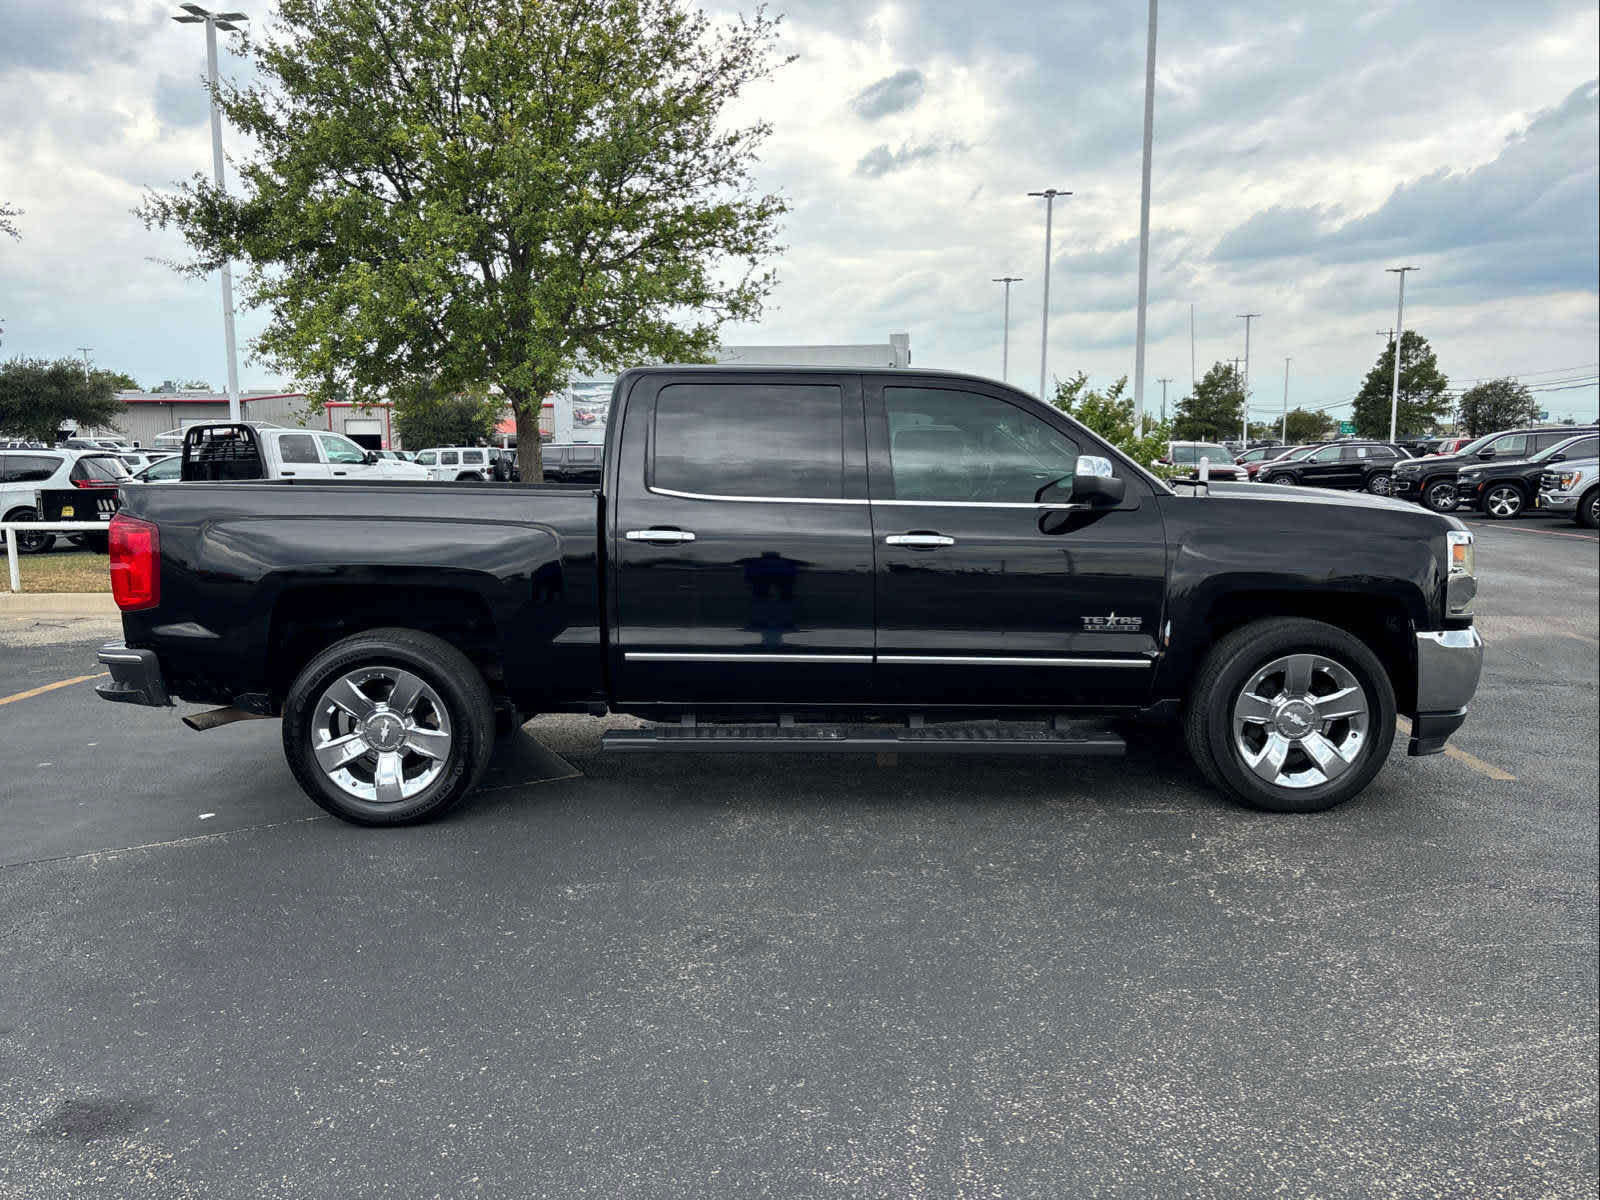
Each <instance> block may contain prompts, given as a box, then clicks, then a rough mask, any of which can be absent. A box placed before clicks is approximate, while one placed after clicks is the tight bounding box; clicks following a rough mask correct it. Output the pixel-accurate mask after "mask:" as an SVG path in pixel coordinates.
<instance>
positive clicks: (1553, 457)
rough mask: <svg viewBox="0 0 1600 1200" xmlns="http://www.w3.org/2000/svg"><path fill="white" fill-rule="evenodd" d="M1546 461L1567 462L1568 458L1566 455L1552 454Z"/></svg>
mask: <svg viewBox="0 0 1600 1200" xmlns="http://www.w3.org/2000/svg"><path fill="white" fill-rule="evenodd" d="M1545 461H1546V462H1566V461H1567V456H1566V455H1565V454H1552V455H1551V456H1550V457H1549V458H1548V459H1546V460H1545Z"/></svg>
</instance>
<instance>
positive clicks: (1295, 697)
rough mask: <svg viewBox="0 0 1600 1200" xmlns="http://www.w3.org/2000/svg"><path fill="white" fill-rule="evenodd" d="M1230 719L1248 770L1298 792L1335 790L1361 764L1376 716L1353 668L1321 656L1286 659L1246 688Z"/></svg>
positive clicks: (1265, 669)
mask: <svg viewBox="0 0 1600 1200" xmlns="http://www.w3.org/2000/svg"><path fill="white" fill-rule="evenodd" d="M1232 717H1233V743H1234V750H1235V751H1236V752H1237V753H1238V755H1239V758H1240V760H1241V761H1242V762H1243V763H1244V766H1245V769H1246V770H1248V771H1250V772H1251V773H1252V774H1253V775H1255V776H1256V778H1258V779H1260V780H1261V781H1262V782H1263V783H1267V784H1270V785H1272V786H1273V787H1280V788H1291V789H1296V790H1298V789H1303V788H1312V787H1318V786H1320V785H1322V784H1324V783H1331V782H1333V781H1334V780H1335V779H1338V778H1339V777H1340V776H1341V775H1343V774H1344V773H1345V772H1347V771H1348V770H1350V768H1351V767H1353V766H1354V765H1355V763H1356V761H1357V759H1359V758H1360V757H1361V754H1362V751H1363V749H1364V747H1365V746H1366V744H1367V740H1368V725H1369V723H1370V719H1371V713H1370V711H1369V709H1368V707H1367V695H1366V692H1365V691H1364V690H1363V689H1362V687H1361V684H1360V683H1359V682H1358V681H1357V679H1356V677H1355V675H1353V674H1352V673H1351V672H1350V670H1349V668H1348V667H1346V666H1344V665H1343V664H1342V663H1339V662H1336V661H1335V660H1333V659H1331V658H1327V657H1325V656H1324V655H1321V654H1286V655H1284V656H1283V657H1282V658H1275V659H1273V660H1272V661H1271V662H1269V663H1268V664H1267V665H1266V666H1264V667H1262V668H1260V669H1259V670H1257V671H1256V672H1255V673H1254V674H1253V675H1251V676H1250V678H1249V679H1248V680H1246V681H1245V684H1244V686H1243V687H1242V688H1240V689H1239V694H1238V696H1237V697H1236V698H1235V699H1234V702H1233V713H1232Z"/></svg>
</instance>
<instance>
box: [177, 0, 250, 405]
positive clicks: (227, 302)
mask: <svg viewBox="0 0 1600 1200" xmlns="http://www.w3.org/2000/svg"><path fill="white" fill-rule="evenodd" d="M178 7H179V8H181V9H183V11H184V13H185V15H184V16H181V17H173V18H172V19H173V20H174V21H176V22H178V24H180V25H198V24H201V23H202V22H203V23H204V24H205V27H206V82H207V84H209V85H210V86H209V89H208V90H209V91H210V94H211V169H212V173H213V175H214V176H215V178H216V183H217V190H218V191H219V192H221V191H225V190H227V183H226V180H225V179H224V178H223V174H222V113H221V110H219V109H218V108H217V30H219V29H223V30H226V31H227V32H229V33H233V32H235V31H237V30H238V28H239V27H238V26H237V25H235V24H234V22H235V21H248V20H249V19H250V18H249V17H247V16H245V15H244V13H242V12H225V13H214V12H207V11H206V10H205V9H203V8H201V7H200V6H199V5H198V4H180V5H179V6H178ZM222 340H223V342H224V343H225V345H226V348H227V352H228V420H230V421H234V422H237V421H238V420H239V351H238V347H237V345H236V344H235V342H234V337H233V264H232V263H231V262H229V261H228V260H227V259H223V260H222Z"/></svg>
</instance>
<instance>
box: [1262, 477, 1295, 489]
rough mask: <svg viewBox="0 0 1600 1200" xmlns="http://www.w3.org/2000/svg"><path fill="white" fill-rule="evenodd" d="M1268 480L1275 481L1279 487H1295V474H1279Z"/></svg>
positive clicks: (1269, 481)
mask: <svg viewBox="0 0 1600 1200" xmlns="http://www.w3.org/2000/svg"><path fill="white" fill-rule="evenodd" d="M1267 482H1268V483H1275V484H1277V485H1278V486H1279V487H1293V486H1294V476H1293V475H1279V476H1278V477H1277V478H1276V479H1269V480H1267Z"/></svg>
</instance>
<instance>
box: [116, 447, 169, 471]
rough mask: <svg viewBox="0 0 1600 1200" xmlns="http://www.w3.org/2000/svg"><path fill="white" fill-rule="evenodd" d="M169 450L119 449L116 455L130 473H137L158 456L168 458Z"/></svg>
mask: <svg viewBox="0 0 1600 1200" xmlns="http://www.w3.org/2000/svg"><path fill="white" fill-rule="evenodd" d="M171 455H172V451H170V450H119V451H117V457H118V458H120V459H121V460H122V465H123V466H125V467H127V468H128V473H129V474H130V475H137V474H138V473H139V472H140V471H142V470H144V469H145V468H146V467H148V466H149V465H150V464H151V463H153V462H155V461H156V460H157V459H158V458H169V457H171Z"/></svg>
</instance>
